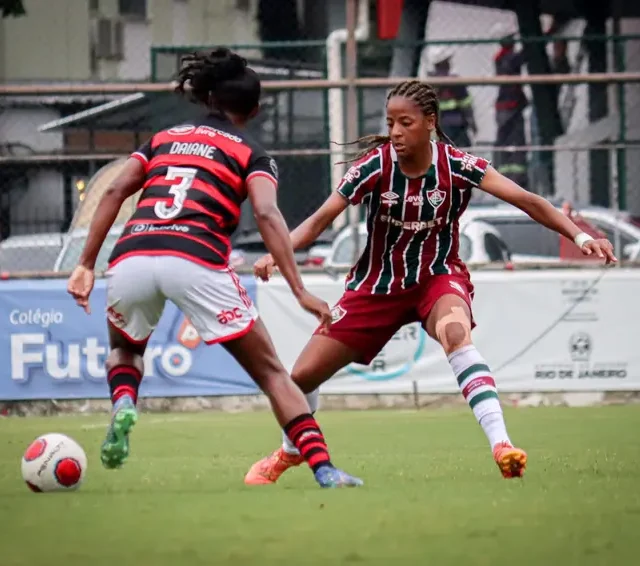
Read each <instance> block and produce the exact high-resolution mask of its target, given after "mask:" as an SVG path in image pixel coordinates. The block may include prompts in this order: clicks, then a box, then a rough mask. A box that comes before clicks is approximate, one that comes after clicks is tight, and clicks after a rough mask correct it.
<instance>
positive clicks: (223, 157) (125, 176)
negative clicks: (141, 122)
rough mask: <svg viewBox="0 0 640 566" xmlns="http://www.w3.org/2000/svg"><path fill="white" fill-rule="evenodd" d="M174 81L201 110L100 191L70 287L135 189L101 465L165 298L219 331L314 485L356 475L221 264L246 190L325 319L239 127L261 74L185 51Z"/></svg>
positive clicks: (114, 448)
mask: <svg viewBox="0 0 640 566" xmlns="http://www.w3.org/2000/svg"><path fill="white" fill-rule="evenodd" d="M177 90H178V92H180V93H183V94H184V93H185V92H187V91H188V92H189V94H190V96H191V98H192V100H193V101H195V102H197V103H200V104H202V105H203V106H205V107H206V108H207V109H208V111H209V113H208V115H207V116H206V117H203V118H202V120H200V121H198V122H197V123H191V124H183V125H180V126H175V127H173V128H170V129H168V130H164V131H161V132H159V133H157V134H155V135H154V136H153V137H152V138H151V139H150V140H149V142H147V143H146V144H144V145H143V146H142V147H141V148H140V149H139V150H138V151H136V152H135V153H134V154H133V155H132V156H131V158H130V159H129V160H128V161H127V162H126V164H125V165H124V167H123V170H122V172H121V174H120V175H119V177H118V178H117V179H116V180H115V181H114V183H113V185H112V186H111V187H109V188H108V189H107V191H106V192H105V194H104V196H103V198H102V200H101V201H100V204H99V205H98V208H97V210H96V213H95V216H94V218H93V221H92V223H91V228H90V230H89V236H88V238H87V242H86V245H85V248H84V250H83V253H82V255H81V258H80V262H79V265H78V266H77V267H76V269H75V270H74V272H73V274H72V275H71V278H70V280H69V285H68V290H69V293H71V295H73V297H74V298H75V299H76V301H77V303H78V304H79V305H80V306H81V307H83V308H85V309H86V310H87V311H89V295H90V293H91V290H92V289H93V284H94V272H93V269H94V265H95V261H96V257H97V255H98V252H99V250H100V247H101V246H102V243H103V242H104V239H105V237H106V235H107V233H108V232H109V229H110V228H111V226H112V224H113V222H114V220H115V218H116V216H117V214H118V211H119V210H120V207H121V205H122V203H123V202H124V201H125V200H126V199H127V198H128V197H129V196H131V195H133V194H134V193H136V192H137V191H139V190H140V189H142V194H141V196H140V199H139V201H138V206H137V209H136V211H135V213H134V214H133V216H132V217H131V219H130V220H129V222H127V224H126V227H125V230H124V232H123V234H122V236H121V237H120V239H119V240H118V242H117V244H116V246H115V248H114V250H113V254H112V256H111V258H110V264H109V270H108V272H107V277H108V286H107V318H108V322H109V339H110V346H111V351H110V353H109V356H108V359H107V362H106V367H107V379H108V382H109V387H110V390H111V400H112V402H113V415H112V419H111V423H110V426H109V428H108V431H107V437H106V439H105V441H104V443H103V444H102V449H101V459H102V462H103V464H104V465H105V467H107V468H117V467H120V466H121V465H122V463H123V462H124V460H125V459H126V458H127V456H128V453H129V433H130V431H131V429H132V427H133V426H134V424H135V422H136V421H137V418H138V414H137V411H136V401H137V397H138V388H139V385H140V382H141V380H142V376H143V375H144V362H143V355H144V352H145V348H146V345H147V341H148V339H149V337H150V336H151V333H152V332H153V330H154V329H155V327H156V325H157V323H158V321H159V320H160V316H161V315H162V311H163V309H164V306H165V303H166V301H167V300H170V301H172V302H173V303H175V304H176V305H177V306H178V308H179V309H180V310H181V311H182V312H183V313H184V314H185V315H186V316H187V318H188V319H189V320H190V321H191V324H193V326H194V327H195V329H196V330H197V332H198V334H199V336H200V337H201V338H202V339H203V340H204V341H205V342H206V343H207V344H216V343H223V345H224V347H225V348H226V349H227V350H228V351H229V352H230V353H231V354H232V355H233V356H234V357H235V358H236V360H237V361H238V362H239V363H240V365H241V366H242V367H244V369H245V370H246V371H247V373H248V374H249V375H250V376H251V377H252V378H253V379H254V380H255V381H256V383H257V384H258V385H259V386H260V388H261V389H262V390H263V391H264V392H265V393H266V394H267V396H268V397H269V400H270V402H271V405H272V407H273V410H274V413H275V415H276V418H277V419H278V422H279V423H280V425H281V426H282V427H283V428H284V430H285V431H286V434H287V435H288V438H289V439H290V441H291V442H292V443H293V444H294V445H295V446H296V447H297V449H298V450H299V452H300V453H301V454H302V455H303V458H304V459H306V461H307V462H308V463H309V466H310V467H311V469H312V470H313V472H314V476H315V478H316V481H317V482H318V483H319V484H320V486H322V487H338V486H345V485H347V486H355V485H361V483H362V482H361V480H359V479H358V478H355V477H352V476H350V475H349V474H347V473H345V472H343V471H341V470H339V469H337V468H335V467H334V466H333V465H332V463H331V460H330V458H329V452H328V449H327V445H326V443H325V440H324V437H323V435H322V432H321V430H320V428H319V427H318V424H317V423H316V421H315V419H314V418H313V416H312V415H311V413H310V410H309V405H308V404H307V402H306V400H305V398H304V395H303V394H302V392H301V391H300V389H299V388H298V387H297V386H296V385H295V384H294V383H293V381H292V380H291V377H290V376H289V375H288V374H287V372H286V371H285V369H284V367H283V366H282V364H281V362H280V360H279V359H278V356H277V355H276V352H275V350H274V347H273V343H272V342H271V339H270V337H269V335H268V333H267V331H266V329H265V327H264V325H263V324H262V322H261V320H260V319H259V318H258V313H257V311H256V308H255V306H254V305H253V303H252V301H251V299H250V298H249V296H248V295H247V292H246V290H245V289H244V288H243V287H242V286H241V284H240V281H239V279H238V277H237V276H236V275H235V273H234V271H233V270H232V268H231V267H230V266H229V253H230V237H231V234H232V233H233V232H234V230H235V229H236V227H237V225H238V220H239V217H240V205H241V204H242V203H243V202H244V201H245V199H246V198H247V197H248V198H249V199H250V201H251V203H252V205H253V210H254V214H255V216H256V220H257V223H258V228H259V230H260V232H261V234H262V236H263V238H264V241H265V244H266V245H267V248H268V249H269V250H270V251H271V253H272V254H273V257H275V258H276V261H277V262H278V265H279V266H280V268H281V270H282V273H283V275H284V277H285V278H286V280H287V282H288V283H289V285H290V287H291V290H292V291H293V293H294V294H295V296H296V297H297V299H298V301H299V303H300V306H301V307H302V308H303V309H305V310H306V311H307V312H309V313H311V314H313V315H315V316H316V317H317V318H318V319H319V320H320V322H321V323H322V325H324V326H326V325H328V324H329V322H330V320H331V313H330V310H329V306H328V305H327V304H326V303H325V302H324V301H322V300H320V299H318V298H317V297H315V296H313V295H311V294H310V293H309V292H308V291H306V289H305V288H304V285H303V282H302V279H301V278H300V273H299V272H298V269H297V267H296V263H295V260H294V256H293V249H292V247H291V242H290V239H289V235H288V233H287V229H286V224H285V222H284V219H283V218H282V214H281V213H280V211H279V209H278V207H277V204H276V188H277V184H278V179H277V174H278V173H277V167H276V164H275V161H274V160H273V159H272V158H271V157H269V156H268V155H267V154H266V153H265V152H264V150H263V149H262V148H260V147H259V146H258V145H257V144H256V143H255V142H253V141H252V140H251V139H250V138H249V137H248V136H247V134H246V133H245V132H244V128H243V127H244V125H245V123H246V122H247V121H248V120H249V119H251V118H252V117H253V116H254V115H255V114H256V113H257V112H258V109H259V99H260V80H259V79H258V76H257V74H256V73H255V72H254V71H253V70H252V69H250V68H248V67H247V62H246V60H245V59H243V58H242V57H240V56H239V55H237V54H235V53H232V52H230V51H229V50H228V49H222V48H221V49H216V50H214V51H212V52H210V53H196V54H193V55H189V56H187V57H186V58H185V59H184V60H183V68H182V70H181V72H180V75H179V81H178V86H177Z"/></svg>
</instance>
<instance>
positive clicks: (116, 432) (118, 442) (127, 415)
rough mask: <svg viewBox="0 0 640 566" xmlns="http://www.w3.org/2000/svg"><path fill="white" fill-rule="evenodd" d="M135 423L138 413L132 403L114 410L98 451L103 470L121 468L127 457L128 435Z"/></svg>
mask: <svg viewBox="0 0 640 566" xmlns="http://www.w3.org/2000/svg"><path fill="white" fill-rule="evenodd" d="M136 422H138V412H137V411H136V407H135V405H134V404H133V403H123V405H122V406H121V407H120V408H118V409H116V411H115V413H114V414H113V417H112V419H111V424H110V425H109V428H108V430H107V437H106V438H105V439H104V442H103V443H102V448H101V449H100V460H102V465H103V466H104V467H105V468H107V469H110V470H113V469H116V468H120V467H122V464H124V461H125V460H126V459H127V457H128V456H129V433H130V432H131V429H133V427H134V426H135V424H136Z"/></svg>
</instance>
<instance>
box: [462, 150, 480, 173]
mask: <svg viewBox="0 0 640 566" xmlns="http://www.w3.org/2000/svg"><path fill="white" fill-rule="evenodd" d="M476 163H478V158H477V157H476V156H475V155H471V154H469V153H465V154H464V155H463V156H462V161H461V163H460V169H462V170H463V171H473V170H474V169H475V167H476Z"/></svg>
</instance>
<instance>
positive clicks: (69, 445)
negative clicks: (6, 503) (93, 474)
mask: <svg viewBox="0 0 640 566" xmlns="http://www.w3.org/2000/svg"><path fill="white" fill-rule="evenodd" d="M86 471H87V456H86V454H85V453H84V450H83V449H82V447H81V446H80V445H79V444H78V443H77V442H76V441H75V440H73V439H72V438H69V437H68V436H65V435H64V434H56V433H51V434H45V435H43V436H39V437H38V438H36V439H35V440H34V441H33V442H32V443H31V444H30V445H29V447H28V448H27V449H26V451H25V453H24V455H23V456H22V479H24V481H25V482H26V483H27V485H28V486H29V488H30V489H31V490H32V491H36V492H41V491H69V490H73V489H77V488H78V487H80V484H81V483H82V480H83V479H84V475H85V473H86Z"/></svg>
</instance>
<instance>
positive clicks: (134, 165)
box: [67, 143, 150, 313]
mask: <svg viewBox="0 0 640 566" xmlns="http://www.w3.org/2000/svg"><path fill="white" fill-rule="evenodd" d="M143 151H144V152H150V144H148V143H147V144H145V145H144V146H142V148H141V149H140V150H138V151H137V152H136V153H134V154H133V155H132V157H130V158H129V159H128V160H127V161H126V162H125V164H124V166H123V167H122V171H120V174H119V175H118V176H117V177H116V179H115V180H114V181H113V182H112V183H111V185H110V186H109V187H108V188H107V189H106V190H105V192H104V194H103V195H102V198H101V199H100V202H99V203H98V206H97V207H96V211H95V212H94V214H93V218H92V220H91V225H90V226H89V234H88V235H87V241H86V242H85V245H84V249H83V250H82V253H81V254H80V260H79V261H78V265H77V266H76V268H75V269H74V270H73V273H72V274H71V277H69V282H68V283H67V292H68V293H69V294H70V295H71V296H72V297H73V298H74V299H75V301H76V303H77V304H78V306H80V307H82V308H83V309H84V310H85V311H86V312H87V313H90V312H91V309H90V307H89V295H90V294H91V291H92V290H93V284H94V281H95V274H94V272H93V270H94V267H95V264H96V258H97V257H98V253H99V252H100V248H101V247H102V244H103V243H104V240H105V238H106V237H107V234H108V233H109V230H110V229H111V226H113V223H114V222H115V220H116V218H117V216H118V212H119V211H120V207H121V206H122V203H123V202H124V201H125V200H127V198H129V197H130V196H131V195H133V194H135V193H136V192H138V191H139V190H140V188H141V187H142V185H143V184H144V179H145V176H146V165H144V164H143V161H144V159H143V158H147V155H146V154H143V153H142V152H143Z"/></svg>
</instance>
